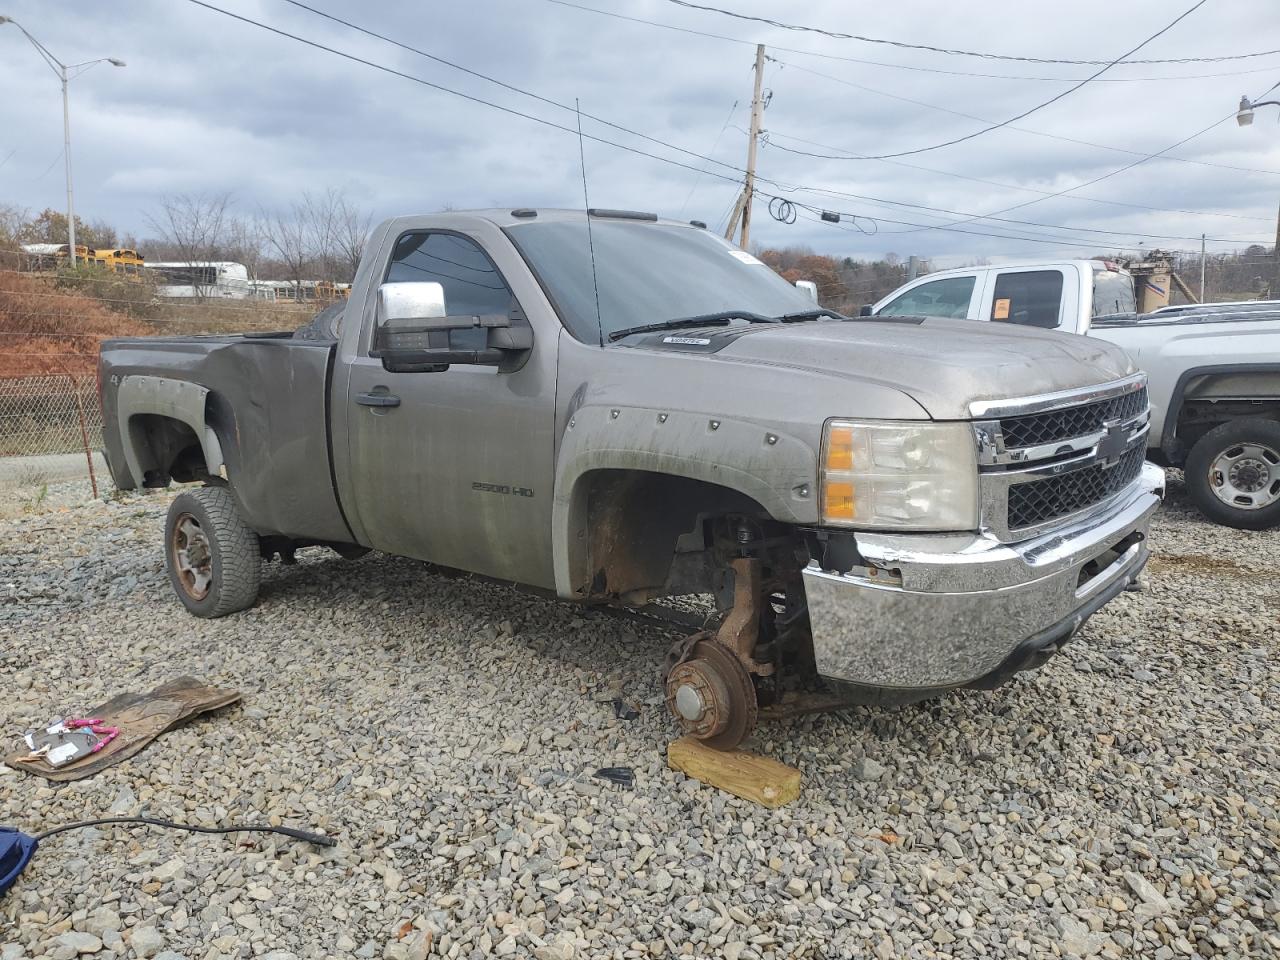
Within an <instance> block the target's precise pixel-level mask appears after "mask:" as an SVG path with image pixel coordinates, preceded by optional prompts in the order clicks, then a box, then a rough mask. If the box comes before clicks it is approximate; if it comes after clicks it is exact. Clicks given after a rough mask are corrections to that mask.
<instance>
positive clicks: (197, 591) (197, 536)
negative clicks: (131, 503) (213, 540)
mask: <svg viewBox="0 0 1280 960" xmlns="http://www.w3.org/2000/svg"><path fill="white" fill-rule="evenodd" d="M169 549H170V550H171V551H172V552H173V566H174V569H175V570H177V571H178V583H180V584H181V585H182V589H183V592H185V593H186V595H187V596H189V597H190V598H191V599H192V600H203V599H204V598H205V597H207V596H208V595H209V587H210V586H212V584H213V553H212V551H211V550H210V547H209V538H208V537H206V536H205V532H204V530H202V529H201V528H200V522H199V521H198V520H197V519H196V518H195V517H194V516H192V515H191V514H189V513H184V514H182V516H180V517H178V519H177V522H176V523H174V525H173V536H172V537H171V538H170V540H169Z"/></svg>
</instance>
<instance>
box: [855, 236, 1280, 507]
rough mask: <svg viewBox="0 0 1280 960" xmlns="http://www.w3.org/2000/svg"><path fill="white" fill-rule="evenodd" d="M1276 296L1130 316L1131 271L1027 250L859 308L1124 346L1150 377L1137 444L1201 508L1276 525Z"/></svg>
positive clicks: (1279, 491) (1279, 488)
mask: <svg viewBox="0 0 1280 960" xmlns="http://www.w3.org/2000/svg"><path fill="white" fill-rule="evenodd" d="M1278 307H1280V305H1278V304H1275V303H1265V302H1253V303H1234V304H1206V305H1204V306H1198V307H1197V306H1189V307H1170V308H1165V309H1163V310H1159V311H1156V312H1155V313H1151V314H1147V315H1144V316H1138V315H1137V314H1136V313H1135V312H1134V310H1135V303H1134V294H1133V282H1132V278H1131V277H1130V276H1129V274H1127V273H1125V272H1124V271H1122V270H1120V269H1119V268H1117V267H1116V266H1115V265H1114V264H1112V263H1109V262H1107V261H1103V260H1061V261H1059V260H1033V261H1022V262H1018V263H1002V264H997V265H991V266H981V267H963V268H960V269H956V270H944V271H941V272H939V273H932V274H929V275H927V276H924V277H921V278H919V279H917V280H914V281H912V282H911V283H908V284H906V285H905V286H902V287H899V288H898V289H897V290H895V291H893V292H892V293H891V294H889V295H888V296H887V297H885V298H884V299H883V300H881V301H880V302H879V303H876V304H874V305H873V306H870V307H864V308H863V314H864V315H870V316H879V317H895V316H897V317H905V316H930V317H935V316H943V317H963V318H965V319H968V320H987V321H994V322H997V323H1006V324H1012V325H1016V326H1023V327H1036V328H1040V329H1043V330H1058V331H1062V332H1066V333H1073V334H1084V335H1088V336H1091V337H1095V338H1097V339H1100V340H1107V341H1109V342H1111V343H1114V344H1116V345H1117V346H1119V347H1122V348H1123V349H1124V350H1125V351H1126V352H1127V353H1128V354H1129V356H1130V357H1132V358H1133V360H1134V362H1135V363H1136V364H1137V365H1138V366H1139V367H1140V368H1141V369H1142V370H1144V371H1145V372H1146V374H1147V376H1148V378H1149V389H1150V399H1151V431H1150V433H1149V434H1148V435H1147V455H1148V457H1150V459H1152V460H1154V461H1155V462H1157V463H1160V464H1162V465H1165V466H1176V467H1183V468H1184V470H1185V472H1186V480H1187V490H1188V492H1189V493H1190V495H1191V498H1192V499H1193V500H1194V501H1195V503H1196V506H1197V507H1199V509H1200V511H1201V512H1202V513H1204V514H1205V516H1207V517H1209V518H1210V519H1212V520H1215V521H1216V522H1218V523H1222V524H1225V525H1227V526H1232V527H1239V528H1242V529H1249V530H1260V529H1264V528H1269V527H1274V526H1276V525H1280V309H1277V308H1278Z"/></svg>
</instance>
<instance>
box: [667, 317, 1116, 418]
mask: <svg viewBox="0 0 1280 960" xmlns="http://www.w3.org/2000/svg"><path fill="white" fill-rule="evenodd" d="M646 340H647V342H646V343H644V346H646V347H650V348H658V349H663V348H667V349H678V350H680V351H681V352H694V353H696V352H702V351H706V352H708V353H709V354H710V355H711V356H714V358H715V359H716V360H723V361H730V362H738V363H751V364H767V365H771V366H781V367H790V368H803V369H807V370H811V371H813V372H814V373H816V374H819V375H822V376H825V377H833V378H837V379H854V380H859V381H862V382H865V383H875V384H879V385H882V386H885V387H889V388H892V389H895V390H898V391H901V392H902V393H905V394H907V395H908V396H910V397H911V398H912V399H913V400H915V401H916V402H917V403H919V404H920V406H922V407H923V408H924V409H925V411H926V412H927V413H928V414H929V416H931V417H933V418H934V419H937V420H963V419H967V418H968V417H969V404H970V403H972V402H974V401H976V400H1007V399H1013V398H1018V397H1028V396H1035V395H1037V394H1042V393H1053V392H1055V391H1058V390H1069V389H1072V388H1073V387H1089V386H1095V385H1097V384H1099V383H1106V382H1108V381H1110V380H1118V379H1120V378H1121V377H1124V376H1127V375H1128V374H1131V373H1133V372H1134V366H1133V363H1132V362H1131V361H1130V359H1129V357H1128V356H1127V355H1126V354H1125V352H1124V351H1123V350H1120V349H1118V348H1116V347H1115V346H1113V345H1111V344H1109V343H1104V342H1102V341H1099V340H1095V339H1093V338H1090V337H1081V336H1077V335H1075V334H1067V333H1056V332H1053V331H1049V330H1039V329H1034V328H1030V327H1019V326H1006V325H1003V324H999V323H978V322H976V321H973V320H944V319H936V318H918V317H895V318H879V317H866V318H858V319H855V320H849V321H845V322H834V323H825V322H824V323H795V324H785V325H784V324H778V325H773V324H768V325H766V324H756V325H752V326H749V327H731V328H724V327H720V328H707V329H706V330H700V331H697V332H693V331H683V330H682V331H677V332H675V334H668V335H656V336H652V337H647V338H646ZM664 341H668V342H664ZM682 341H683V342H682ZM689 341H704V342H705V343H702V344H700V343H697V342H693V343H690V342H689ZM709 359H710V357H709ZM855 412H856V411H850V413H855Z"/></svg>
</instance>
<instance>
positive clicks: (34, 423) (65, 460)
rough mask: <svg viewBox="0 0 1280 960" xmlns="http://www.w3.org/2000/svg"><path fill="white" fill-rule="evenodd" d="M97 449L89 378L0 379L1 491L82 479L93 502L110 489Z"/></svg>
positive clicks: (98, 413) (96, 413)
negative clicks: (90, 493) (93, 498)
mask: <svg viewBox="0 0 1280 960" xmlns="http://www.w3.org/2000/svg"><path fill="white" fill-rule="evenodd" d="M101 448H102V410H101V407H100V406H99V404H98V390H97V384H96V382H95V379H94V377H92V376H72V375H56V376H41V377H17V378H12V379H0V491H9V492H12V491H22V490H36V491H41V490H44V489H46V488H47V487H48V485H49V484H53V483H60V482H63V481H69V480H83V481H87V482H88V484H89V487H90V489H91V491H92V494H93V496H94V497H97V496H98V493H99V491H100V490H102V489H103V484H104V483H105V484H107V485H109V484H110V480H109V479H108V478H106V476H105V473H106V465H105V464H104V463H103V461H102V455H101V454H100V453H98V452H97V451H99V450H100V449H101Z"/></svg>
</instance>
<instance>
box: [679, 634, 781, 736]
mask: <svg viewBox="0 0 1280 960" xmlns="http://www.w3.org/2000/svg"><path fill="white" fill-rule="evenodd" d="M678 646H680V647H682V648H683V653H682V656H681V657H680V659H679V660H678V661H677V662H676V664H675V665H674V666H673V667H672V668H671V670H670V671H669V672H668V674H667V682H666V688H667V689H666V694H667V709H668V710H670V711H671V715H672V716H673V717H675V718H676V721H677V722H678V723H679V724H680V726H681V727H682V728H683V729H684V731H685V732H686V733H687V734H689V735H691V736H694V737H697V738H698V739H699V740H701V741H702V742H703V743H705V744H706V745H707V746H709V747H712V748H713V749H716V750H732V749H733V748H734V747H736V746H737V745H738V744H740V743H741V742H742V741H743V740H744V739H746V737H747V735H748V734H750V733H751V731H752V730H753V729H755V725H756V719H757V717H758V714H759V708H758V705H757V701H756V691H755V684H754V683H753V681H752V679H751V674H749V673H748V672H747V670H746V668H745V667H744V666H743V664H742V662H741V661H740V660H738V658H737V657H736V656H735V654H734V653H733V651H731V650H728V649H726V648H725V647H724V646H723V645H722V644H720V643H719V642H718V641H716V640H714V639H712V638H711V637H710V635H708V634H695V635H694V636H692V637H690V638H689V639H688V640H687V641H685V642H684V643H683V644H680V645H678Z"/></svg>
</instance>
